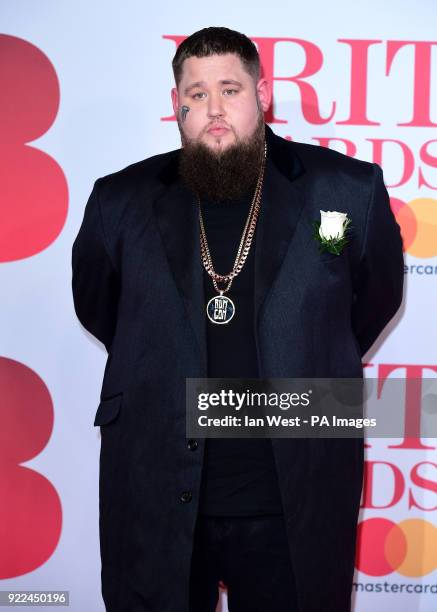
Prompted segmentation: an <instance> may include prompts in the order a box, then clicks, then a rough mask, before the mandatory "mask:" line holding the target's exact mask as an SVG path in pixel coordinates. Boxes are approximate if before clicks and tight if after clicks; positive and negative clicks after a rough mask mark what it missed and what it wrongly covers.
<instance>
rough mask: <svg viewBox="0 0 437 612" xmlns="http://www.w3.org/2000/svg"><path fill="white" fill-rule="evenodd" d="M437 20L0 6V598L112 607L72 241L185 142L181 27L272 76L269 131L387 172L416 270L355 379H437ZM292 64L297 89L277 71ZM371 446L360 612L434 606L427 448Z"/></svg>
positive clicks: (234, 6) (48, 0) (247, 8)
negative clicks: (124, 184)
mask: <svg viewBox="0 0 437 612" xmlns="http://www.w3.org/2000/svg"><path fill="white" fill-rule="evenodd" d="M436 23H437V4H436V3H435V2H433V1H432V0H429V1H428V0H416V2H415V3H414V4H413V3H412V2H407V1H396V2H395V1H393V0H386V2H385V3H381V2H379V1H376V0H368V2H367V3H365V4H353V3H350V2H348V1H346V0H344V1H343V0H333V1H331V2H329V3H326V2H312V3H305V2H284V1H280V0H270V2H268V3H265V2H259V1H256V2H254V1H252V2H240V3H236V2H234V1H229V0H222V2H220V3H219V4H218V5H211V3H205V4H203V5H199V3H197V2H194V1H193V0H185V1H184V2H175V1H169V0H161V1H160V2H159V3H157V4H156V5H152V4H151V3H149V2H145V1H143V2H142V1H140V0H127V1H125V2H124V3H123V4H122V3H120V2H116V1H114V0H111V1H107V0H106V1H103V0H95V1H94V2H86V1H84V0H75V2H68V1H67V0H58V1H54V0H40V1H39V2H35V1H32V0H27V1H24V0H22V1H20V0H2V1H1V3H0V34H1V38H0V91H1V100H0V126H1V130H0V133H1V134H2V136H1V142H0V156H1V162H2V163H1V165H2V167H3V172H2V174H1V175H0V176H1V178H2V181H1V182H0V198H1V199H0V215H1V216H0V261H1V266H0V284H1V287H2V301H1V304H2V305H1V308H0V328H1V335H0V342H1V344H0V385H1V390H2V399H3V402H2V403H1V408H0V410H1V417H2V423H3V425H4V427H3V430H2V433H0V442H1V445H0V476H1V478H2V483H1V486H2V489H1V505H0V541H1V542H2V543H3V544H5V546H2V547H1V551H0V590H7V589H13V590H21V589H26V590H31V589H35V590H49V589H51V590H53V589H65V590H69V591H70V601H71V603H70V607H71V609H72V610H75V611H79V610H81V611H83V610H86V611H91V610H92V611H97V610H103V609H104V607H103V603H102V601H101V596H100V557H99V547H98V453H99V445H100V441H99V430H98V428H95V429H94V428H93V419H94V414H95V411H96V408H97V404H98V398H99V390H100V384H101V379H102V375H103V368H104V364H105V351H104V348H103V346H102V345H100V343H98V342H97V341H96V340H94V339H93V338H92V337H91V336H90V335H89V334H88V333H87V332H86V331H85V330H84V329H83V328H82V327H81V325H80V324H79V322H78V321H77V319H76V317H75V314H74V310H73V304H72V297H71V285H70V283H71V264H70V261H71V246H72V242H73V240H74V238H75V236H76V234H77V231H78V229H79V225H80V223H81V220H82V216H83V212H84V206H85V203H86V200H87V198H88V195H89V193H90V191H91V188H92V185H93V182H94V180H95V179H96V178H97V177H99V176H102V175H105V174H108V173H109V172H113V171H116V170H118V169H120V168H122V167H124V166H126V165H128V164H130V163H132V162H135V161H137V160H139V159H143V158H145V157H148V156H150V155H153V154H156V153H161V152H164V151H168V150H170V149H174V148H177V147H179V146H180V142H179V134H178V130H177V126H176V123H175V121H168V120H167V121H163V118H165V117H169V116H171V115H172V108H171V102H170V88H171V87H172V85H173V81H172V78H173V77H172V71H171V59H172V57H173V55H174V52H175V49H176V43H175V37H178V36H179V37H185V36H187V35H189V34H190V33H192V32H194V31H195V30H198V29H200V28H202V27H206V26H210V25H225V26H227V27H230V28H233V29H237V30H240V31H242V32H244V33H246V34H247V35H248V36H250V37H251V38H252V39H254V40H255V41H256V42H257V43H258V44H259V48H260V52H261V57H262V60H263V63H264V64H265V66H264V67H265V68H266V69H267V72H268V71H269V70H271V72H272V74H271V75H270V76H273V77H274V117H275V118H276V119H277V120H281V121H282V123H278V122H271V126H272V128H273V129H274V130H275V131H276V132H277V133H278V134H280V135H282V136H286V137H291V138H292V139H293V140H298V141H304V142H309V143H313V144H321V145H327V146H330V147H332V148H336V149H337V150H339V151H342V152H347V153H348V154H352V155H355V156H356V157H358V158H360V159H365V160H368V161H376V162H377V163H380V165H381V166H382V168H383V170H384V177H385V181H386V184H387V187H388V189H389V193H390V196H391V197H392V205H393V208H394V210H395V212H396V214H397V215H398V220H399V222H400V224H401V225H402V230H403V234H404V239H405V243H406V246H407V253H406V255H405V261H406V264H407V266H408V267H407V268H406V275H405V280H406V290H405V299H404V304H403V306H402V309H401V311H400V312H399V313H398V315H397V316H396V319H395V320H394V321H393V322H392V324H390V326H389V328H390V329H387V330H386V332H385V333H384V338H382V339H381V340H380V341H378V344H377V346H375V347H374V348H373V349H372V350H371V353H370V354H368V355H366V356H365V359H364V361H365V362H367V363H369V366H368V368H367V369H366V373H368V375H369V376H371V377H376V376H378V375H379V376H381V375H382V373H383V369H384V367H386V366H387V364H392V365H393V366H395V367H396V369H395V371H394V372H393V373H392V374H391V376H394V377H399V376H401V377H405V376H406V375H407V373H408V376H409V377H417V376H423V377H424V378H427V377H436V376H437V355H436V342H437V331H436V325H435V307H436V302H437V300H436V298H437V288H436V278H437V202H436V197H437V196H436V189H437V171H436V168H437V145H436V142H437V140H436V126H437V78H436V66H437V42H433V41H436V37H435V36H436V29H435V24H436ZM284 39H285V40H284ZM360 41H361V42H360ZM366 41H367V42H366ZM419 41H421V44H418V42H419ZM269 48H272V49H273V56H272V57H273V62H272V65H271V66H270V68H268V66H267V64H268V55H267V53H268V49H269ZM318 60H319V61H320V66H318V67H317V66H314V65H313V67H312V69H310V68H311V66H310V61H312V62H316V63H317V61H318ZM305 70H309V74H308V75H306V74H305ZM302 71H304V74H303V76H302V79H301V80H302V82H305V83H306V84H307V90H304V89H303V88H302V87H301V86H300V84H299V81H297V82H296V80H294V81H293V80H290V78H288V77H296V76H297V75H299V74H300V73H301V72H302ZM57 87H58V88H59V90H58V89H57ZM58 93H59V100H58ZM58 101H59V106H58ZM331 115H332V116H331ZM318 116H319V117H320V119H319V120H318V119H317V117H318ZM27 123H28V125H27ZM400 124H411V125H400ZM20 126H21V127H20ZM22 126H25V127H22ZM329 138H331V139H332V138H336V139H339V140H334V141H327V140H323V139H329ZM340 139H344V140H340ZM383 139H384V140H385V142H384V143H383V144H381V143H382V140H383ZM346 141H348V142H346ZM29 143H30V146H29ZM347 147H349V148H347ZM380 150H382V157H380V154H379V151H380ZM42 152H44V153H45V154H46V155H44V154H43V153H42ZM23 160H24V161H25V163H24V161H23ZM390 332H391V333H390ZM405 366H408V370H407V369H405ZM413 366H426V367H425V368H424V369H422V370H419V369H418V368H416V370H414V369H413ZM403 409H404V407H403V406H401V407H400V410H403ZM370 442H371V443H372V447H371V448H369V449H368V452H367V459H368V462H369V463H368V466H369V472H368V478H367V487H368V488H367V490H366V495H365V496H364V497H363V506H364V507H363V510H362V513H361V517H360V522H361V527H360V529H362V534H363V537H362V539H361V548H360V549H361V554H360V558H359V561H358V562H357V565H358V569H357V571H356V589H357V593H356V597H355V610H356V612H363V611H366V610H378V611H382V610H384V611H385V610H387V611H393V612H411V611H413V610H418V611H419V610H420V611H421V612H434V611H435V610H436V609H437V525H436V523H437V520H436V509H437V456H436V447H437V439H433V440H427V441H426V440H422V445H425V444H426V445H427V446H429V447H430V448H428V449H425V448H417V447H420V445H421V444H420V440H415V441H414V440H413V441H411V443H410V447H411V446H413V448H401V449H393V448H388V446H389V445H390V444H392V445H393V444H400V443H401V442H402V440H386V439H380V440H372V441H370ZM403 446H404V447H405V446H408V444H407V443H405V442H404V444H403ZM414 446H416V448H414ZM20 465H21V466H25V467H19V466H20ZM26 468H27V469H26ZM370 469H372V472H370ZM371 474H372V475H373V478H370V475H371ZM315 554H316V553H315ZM326 571H327V572H329V568H326ZM169 580H171V577H170V576H169ZM402 585H403V586H402ZM407 589H410V591H411V592H407ZM222 606H223V610H226V601H225V597H224V594H223V597H222Z"/></svg>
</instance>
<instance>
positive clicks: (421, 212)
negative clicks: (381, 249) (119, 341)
mask: <svg viewBox="0 0 437 612" xmlns="http://www.w3.org/2000/svg"><path fill="white" fill-rule="evenodd" d="M390 204H391V208H392V210H393V213H394V215H395V217H396V221H397V222H398V224H399V226H400V228H401V234H402V238H403V241H404V251H406V252H407V253H409V254H410V255H413V257H420V258H423V259H425V258H427V257H435V256H436V255H437V200H433V199H431V198H416V199H415V200H411V201H410V202H403V201H402V200H399V199H398V198H390Z"/></svg>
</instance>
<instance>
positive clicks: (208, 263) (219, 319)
mask: <svg viewBox="0 0 437 612" xmlns="http://www.w3.org/2000/svg"><path fill="white" fill-rule="evenodd" d="M266 157H267V143H264V157H263V160H262V164H261V170H260V173H259V176H258V181H257V184H256V188H255V193H254V196H253V199H252V203H251V206H250V210H249V214H248V217H247V220H246V224H245V226H244V229H243V233H242V235H241V240H240V245H239V247H238V251H237V256H236V258H235V261H234V266H233V268H232V270H231V272H229V274H218V273H217V272H216V271H215V270H214V266H213V263H212V258H211V253H210V252H209V248H208V241H207V239H206V232H205V226H204V224H203V218H202V211H201V208H200V199H199V197H198V198H197V199H198V204H199V223H200V253H201V256H202V263H203V266H204V268H205V270H206V271H207V272H208V274H209V275H210V276H211V277H212V282H213V285H214V288H215V290H216V291H217V292H218V293H219V295H217V296H214V297H212V298H211V299H210V300H209V301H208V303H207V305H206V314H207V315H208V318H209V320H210V321H211V322H212V323H217V324H219V325H222V324H224V323H229V321H230V320H231V319H232V317H233V316H234V314H235V304H234V302H233V301H232V300H231V299H230V298H229V297H228V296H225V295H224V294H225V293H226V292H227V291H229V289H230V288H231V285H232V281H233V280H234V278H235V277H236V276H237V275H238V274H239V273H240V272H241V270H242V268H243V266H244V263H245V261H246V259H247V256H248V254H249V250H250V246H251V244H252V239H253V236H254V234H255V228H256V222H257V220H258V214H259V209H260V206H261V194H262V186H263V180H264V170H265V164H266ZM218 282H225V283H228V284H227V286H226V287H225V288H224V289H220V288H219V287H218V285H217V283H218Z"/></svg>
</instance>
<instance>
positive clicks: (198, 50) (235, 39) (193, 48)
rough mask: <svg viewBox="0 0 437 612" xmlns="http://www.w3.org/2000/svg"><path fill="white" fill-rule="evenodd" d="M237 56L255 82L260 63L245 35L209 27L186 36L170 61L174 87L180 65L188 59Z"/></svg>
mask: <svg viewBox="0 0 437 612" xmlns="http://www.w3.org/2000/svg"><path fill="white" fill-rule="evenodd" d="M225 53H235V54H237V55H238V56H239V57H240V59H241V61H242V63H243V66H244V68H245V69H246V71H247V72H248V73H249V74H250V75H251V76H252V78H253V79H254V80H255V81H257V80H258V79H259V77H260V61H259V55H258V50H257V48H256V46H255V44H254V43H253V42H252V41H251V40H250V38H248V37H247V36H246V35H245V34H242V33H241V32H236V31H235V30H230V29H229V28H220V27H210V28H203V29H202V30H198V31H197V32H194V34H191V36H188V38H186V39H185V40H184V41H183V42H182V43H181V44H180V45H179V47H178V48H177V50H176V53H175V56H174V58H173V60H172V67H173V74H174V79H175V82H176V86H178V85H179V83H180V80H181V77H182V64H183V63H184V61H185V60H186V59H187V58H189V57H193V56H194V57H208V56H209V55H216V54H217V55H224V54H225Z"/></svg>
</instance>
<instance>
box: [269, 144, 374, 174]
mask: <svg viewBox="0 0 437 612" xmlns="http://www.w3.org/2000/svg"><path fill="white" fill-rule="evenodd" d="M281 140H282V141H283V142H284V143H285V144H284V147H287V148H288V149H289V150H290V152H292V153H294V154H296V155H297V156H298V157H299V158H300V159H301V161H302V162H303V164H304V166H305V168H306V169H307V170H309V171H314V172H320V171H326V172H334V173H338V172H346V173H352V174H355V175H363V177H368V176H369V175H370V176H371V175H372V174H373V166H374V164H373V163H372V162H369V161H365V160H363V159H358V158H356V157H351V156H350V155H346V154H345V153H341V152H340V151H336V150H334V149H329V148H328V147H324V146H322V145H317V144H310V143H306V142H299V141H293V140H286V139H285V138H281Z"/></svg>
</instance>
